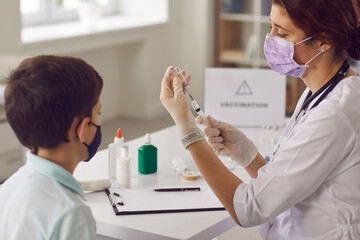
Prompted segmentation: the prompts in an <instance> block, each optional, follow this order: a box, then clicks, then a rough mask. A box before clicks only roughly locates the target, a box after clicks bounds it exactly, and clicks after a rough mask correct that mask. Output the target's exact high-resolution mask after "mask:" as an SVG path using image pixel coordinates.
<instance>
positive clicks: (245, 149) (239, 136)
mask: <svg viewBox="0 0 360 240" xmlns="http://www.w3.org/2000/svg"><path fill="white" fill-rule="evenodd" d="M207 120H208V122H209V124H208V125H207V126H206V127H205V129H204V134H205V136H206V137H207V138H208V143H209V145H210V146H211V148H212V149H213V150H214V152H215V153H216V154H217V155H219V156H230V157H231V159H232V160H233V161H235V162H237V163H238V164H240V165H241V166H242V167H247V166H248V165H249V164H250V163H251V162H252V161H253V160H254V159H255V157H256V155H257V153H258V150H257V148H256V147H255V145H254V143H253V142H252V141H251V140H250V139H248V138H247V137H246V135H245V134H244V133H243V132H241V131H240V130H239V129H237V128H235V127H234V126H232V125H231V124H228V123H225V122H222V121H218V120H216V119H214V118H213V117H211V116H208V117H207ZM196 121H197V123H198V124H203V120H202V119H201V118H199V117H198V118H196Z"/></svg>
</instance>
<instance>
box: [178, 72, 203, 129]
mask: <svg viewBox="0 0 360 240" xmlns="http://www.w3.org/2000/svg"><path fill="white" fill-rule="evenodd" d="M178 73H180V75H181V77H182V79H183V80H184V87H183V88H184V90H186V92H187V94H188V95H189V97H190V99H191V107H192V108H193V109H194V110H195V112H196V114H197V115H198V116H200V117H201V118H202V119H203V121H204V124H205V125H208V121H207V119H206V115H205V113H204V111H203V110H202V109H201V108H200V106H199V104H198V103H197V102H196V101H195V99H194V98H193V96H192V95H191V94H190V91H189V90H190V89H189V84H188V83H187V81H186V78H185V77H184V75H183V74H182V72H181V70H180V68H179V67H175V74H178Z"/></svg>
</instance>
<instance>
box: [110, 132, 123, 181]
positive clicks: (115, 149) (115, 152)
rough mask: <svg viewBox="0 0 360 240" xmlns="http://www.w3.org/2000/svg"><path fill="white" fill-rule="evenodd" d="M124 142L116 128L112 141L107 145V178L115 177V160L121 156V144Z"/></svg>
mask: <svg viewBox="0 0 360 240" xmlns="http://www.w3.org/2000/svg"><path fill="white" fill-rule="evenodd" d="M123 144H124V137H122V136H121V129H120V128H119V129H118V130H117V133H116V136H115V137H114V143H110V144H109V146H108V151H109V178H110V179H113V180H115V178H116V161H117V159H120V158H121V146H122V145H123Z"/></svg>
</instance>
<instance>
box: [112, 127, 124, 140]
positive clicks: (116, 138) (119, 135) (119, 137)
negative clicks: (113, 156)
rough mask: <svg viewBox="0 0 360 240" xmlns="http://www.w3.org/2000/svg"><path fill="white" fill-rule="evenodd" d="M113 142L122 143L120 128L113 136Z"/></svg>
mask: <svg viewBox="0 0 360 240" xmlns="http://www.w3.org/2000/svg"><path fill="white" fill-rule="evenodd" d="M114 143H124V138H123V136H122V132H121V128H118V130H117V132H116V136H115V137H114Z"/></svg>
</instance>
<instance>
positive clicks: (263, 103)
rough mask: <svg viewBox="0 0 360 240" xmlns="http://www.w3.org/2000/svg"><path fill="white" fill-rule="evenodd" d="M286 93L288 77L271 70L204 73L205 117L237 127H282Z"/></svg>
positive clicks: (219, 70) (217, 70) (225, 70)
mask: <svg viewBox="0 0 360 240" xmlns="http://www.w3.org/2000/svg"><path fill="white" fill-rule="evenodd" d="M285 93H286V76H281V75H280V74H278V73H276V72H274V71H272V70H268V69H243V68H241V69H240V68H238V69H235V68H207V69H206V70H205V103H204V105H205V107H204V108H205V109H204V110H205V114H209V115H211V116H213V117H214V118H216V119H218V120H221V121H225V122H228V123H231V124H233V125H235V126H260V125H262V124H268V125H283V124H284V119H285Z"/></svg>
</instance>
